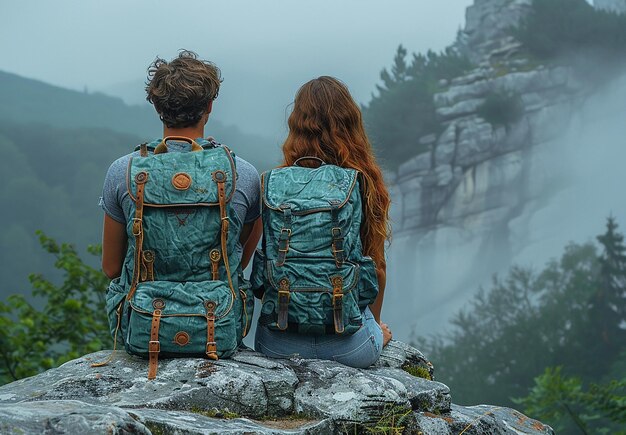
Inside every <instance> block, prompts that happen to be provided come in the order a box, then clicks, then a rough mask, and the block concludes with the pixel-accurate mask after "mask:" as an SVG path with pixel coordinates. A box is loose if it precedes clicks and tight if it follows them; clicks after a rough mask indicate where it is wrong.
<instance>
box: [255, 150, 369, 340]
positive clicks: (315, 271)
mask: <svg viewBox="0 0 626 435" xmlns="http://www.w3.org/2000/svg"><path fill="white" fill-rule="evenodd" d="M304 159H309V160H310V159H313V160H318V161H319V163H320V166H319V167H317V168H307V167H302V166H298V164H299V163H300V161H302V160H304ZM262 189H263V193H262V197H263V206H262V217H263V247H262V249H261V250H257V252H256V254H255V258H254V264H253V271H252V275H251V281H252V288H253V289H254V292H255V294H256V295H257V296H261V294H262V295H263V296H262V308H261V315H260V318H259V323H260V324H261V325H266V326H267V327H269V328H270V329H274V330H282V331H285V330H288V331H293V332H298V333H302V334H308V335H323V334H352V333H354V332H355V331H357V330H358V329H359V328H360V327H361V324H362V317H361V310H363V309H365V307H366V306H368V305H369V304H371V303H372V302H373V301H374V299H375V298H376V295H377V294H378V281H377V276H376V266H375V265H374V262H373V261H372V259H371V258H370V257H366V256H363V253H362V244H361V237H360V233H361V220H362V214H363V210H362V208H363V207H362V201H361V193H360V189H359V173H358V171H356V170H353V169H344V168H340V167H338V166H334V165H326V164H324V163H323V162H322V161H321V160H319V159H317V158H312V157H305V158H303V159H299V160H298V161H296V163H295V164H294V166H289V167H284V168H278V169H273V170H271V171H268V172H266V173H264V174H263V176H262Z"/></svg>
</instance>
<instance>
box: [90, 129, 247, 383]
mask: <svg viewBox="0 0 626 435" xmlns="http://www.w3.org/2000/svg"><path fill="white" fill-rule="evenodd" d="M169 140H175V141H177V142H178V141H186V142H189V143H191V145H192V152H169V153H168V152H167V145H166V141H169ZM149 151H153V152H152V153H149ZM235 185H236V168H235V160H234V158H233V155H232V153H231V152H230V151H229V150H228V148H226V147H223V146H220V145H219V144H217V143H215V142H213V141H211V142H206V145H205V148H203V147H201V146H200V145H198V143H196V142H195V141H192V140H190V139H186V138H179V137H169V138H166V139H164V140H163V141H155V142H153V143H151V144H144V145H142V146H141V152H140V156H137V157H132V158H131V160H130V162H129V165H128V170H127V186H128V192H129V194H130V197H131V199H132V201H131V202H132V204H131V206H130V209H129V210H125V213H126V215H127V216H133V218H132V219H129V221H128V223H127V233H128V239H129V244H128V251H127V254H126V259H125V261H124V265H123V269H122V275H121V276H120V278H118V279H115V280H113V281H112V282H111V284H110V286H109V290H108V292H107V301H106V303H107V311H108V315H109V323H110V326H111V333H112V335H114V337H116V341H117V335H118V334H119V333H121V337H122V338H123V341H124V345H125V347H126V351H127V352H129V353H131V354H134V355H139V356H143V357H148V358H149V364H148V378H149V379H154V378H155V377H156V372H157V366H158V358H159V356H166V357H179V356H199V355H203V356H206V357H208V358H210V359H214V360H215V359H218V357H228V356H230V355H232V354H233V353H234V352H235V350H236V349H237V347H238V345H239V344H240V342H241V340H242V338H243V337H244V336H245V335H246V334H247V332H248V329H249V326H250V321H251V316H252V308H253V304H254V298H253V297H249V293H250V290H249V285H246V281H245V280H243V279H242V277H241V267H240V258H239V255H236V254H235V246H236V243H237V238H238V234H239V233H240V230H241V226H242V224H241V222H240V221H239V218H238V217H237V215H236V213H235V212H234V210H233V208H232V207H231V206H230V203H231V199H232V197H233V194H234V192H235ZM250 295H251V293H250ZM103 364H106V362H105V363H100V364H97V365H103ZM97 365H96V366H97Z"/></svg>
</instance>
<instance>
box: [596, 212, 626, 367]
mask: <svg viewBox="0 0 626 435" xmlns="http://www.w3.org/2000/svg"><path fill="white" fill-rule="evenodd" d="M617 228H618V225H617V222H615V219H614V218H613V217H609V218H608V219H607V223H606V232H605V233H604V234H602V235H600V236H598V237H597V239H598V242H600V245H601V246H602V249H603V251H602V254H601V255H600V258H599V261H600V276H599V279H598V288H597V290H596V291H595V292H594V294H593V296H592V298H591V300H590V303H589V329H588V331H589V332H590V334H591V335H592V337H591V339H590V340H589V344H590V346H592V349H590V350H591V352H589V355H593V359H594V360H595V361H594V362H595V363H596V364H600V365H606V364H610V363H612V362H613V361H614V360H615V358H617V355H618V354H619V352H620V351H621V350H622V349H624V347H625V346H626V329H625V327H626V307H625V304H626V246H624V236H623V235H622V234H621V233H619V232H618V230H617ZM596 370H597V368H596Z"/></svg>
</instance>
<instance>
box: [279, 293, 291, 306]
mask: <svg viewBox="0 0 626 435" xmlns="http://www.w3.org/2000/svg"><path fill="white" fill-rule="evenodd" d="M281 298H284V299H287V300H286V301H283V302H289V298H290V295H289V290H278V301H279V303H280V302H281Z"/></svg>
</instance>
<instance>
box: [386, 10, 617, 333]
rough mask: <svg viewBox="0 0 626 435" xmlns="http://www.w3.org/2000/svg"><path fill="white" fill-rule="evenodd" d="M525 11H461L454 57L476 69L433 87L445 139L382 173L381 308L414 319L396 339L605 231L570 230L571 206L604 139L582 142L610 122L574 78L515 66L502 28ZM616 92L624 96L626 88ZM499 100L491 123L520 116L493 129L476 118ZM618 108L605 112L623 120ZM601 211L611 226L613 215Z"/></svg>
mask: <svg viewBox="0 0 626 435" xmlns="http://www.w3.org/2000/svg"><path fill="white" fill-rule="evenodd" d="M530 3H531V1H530V0H513V1H511V0H476V1H475V3H474V5H472V6H470V7H469V8H468V10H467V24H466V27H465V30H464V31H463V32H461V33H460V35H459V41H458V46H459V48H460V50H461V51H463V52H464V53H466V54H467V55H468V56H469V57H471V58H472V60H473V61H474V62H475V63H476V64H478V67H477V68H476V69H474V70H473V71H471V72H470V73H468V74H466V75H465V76H462V77H458V78H455V79H453V80H451V81H450V82H442V83H440V85H441V86H442V87H443V88H444V90H443V91H442V92H440V93H438V94H436V95H435V97H434V99H435V105H436V107H437V114H438V117H439V119H440V120H441V121H442V123H443V125H444V131H443V133H442V134H440V135H438V136H435V135H430V136H426V137H423V138H421V139H419V140H420V142H421V143H422V144H428V145H430V152H428V153H424V154H420V155H417V156H415V157H414V158H412V159H410V160H409V161H407V162H405V163H404V164H403V165H401V166H400V167H399V169H398V170H397V172H396V173H394V174H388V180H389V182H390V183H389V184H390V187H391V191H392V220H393V230H394V239H393V242H392V244H391V248H390V251H389V265H388V268H389V271H388V274H387V276H388V286H389V291H388V292H387V293H386V297H385V305H386V307H387V309H388V310H389V312H394V313H398V314H399V315H398V318H403V319H411V320H410V321H405V322H402V323H392V328H393V330H394V333H396V334H397V335H396V336H397V337H399V338H407V337H409V336H411V335H412V334H418V335H427V334H428V333H432V332H435V331H438V330H440V329H441V328H444V327H445V326H446V323H447V319H448V316H449V315H450V314H452V313H454V312H456V311H458V309H460V308H461V307H463V306H464V305H465V304H466V303H467V301H468V300H469V299H470V298H471V297H472V295H473V294H474V293H475V292H476V291H477V290H478V288H479V286H481V285H483V286H484V285H489V283H490V279H491V276H492V275H493V274H494V273H499V272H505V271H506V270H507V269H508V267H509V266H510V265H511V264H513V263H521V264H523V265H528V264H530V265H535V266H539V265H541V264H542V263H543V262H544V261H546V260H548V259H549V258H551V257H553V256H556V255H558V254H559V253H560V251H561V249H562V248H563V247H564V246H565V244H566V243H567V242H568V241H571V240H574V239H576V238H577V237H581V236H583V237H590V236H592V235H593V234H595V232H597V231H599V230H600V228H601V225H602V220H599V221H598V223H597V225H596V226H595V227H591V228H589V225H587V226H585V225H580V226H578V227H572V226H571V225H569V223H572V222H580V219H579V216H580V215H581V210H580V208H579V206H580V205H581V204H576V201H573V200H572V199H573V198H572V195H577V193H576V191H575V190H572V186H573V185H575V184H576V181H575V180H574V178H576V177H577V174H576V173H575V172H573V171H572V168H573V167H574V166H575V164H573V163H572V160H573V159H583V158H585V157H582V156H585V155H586V156H587V157H590V155H588V154H585V153H587V152H588V151H585V150H588V149H593V148H595V149H596V150H597V149H599V148H600V145H601V144H599V143H598V142H599V141H606V138H604V137H603V136H602V134H601V133H598V134H596V133H594V134H593V135H592V136H591V137H590V136H589V135H588V134H587V133H588V132H590V131H596V130H598V129H600V130H601V131H602V129H604V127H602V128H599V126H598V125H599V124H598V122H599V121H600V120H606V118H607V117H608V116H609V115H607V113H609V112H608V110H607V112H606V113H605V111H604V106H606V104H604V102H601V103H598V104H597V107H596V106H593V104H592V102H593V101H594V99H595V100H598V99H599V98H600V97H599V96H598V92H597V89H594V88H592V87H591V86H590V85H589V84H588V83H586V82H584V81H583V80H581V77H580V76H579V75H577V73H576V72H575V71H574V70H573V69H571V68H568V67H565V66H544V65H539V64H536V63H535V62H533V61H530V60H528V59H526V58H524V56H522V55H521V53H520V44H519V43H517V42H516V41H515V40H513V39H512V38H511V37H510V36H508V33H507V29H509V28H510V27H511V26H513V25H515V24H517V23H518V22H519V20H520V19H521V18H522V17H523V16H524V15H525V14H526V13H528V11H529V7H530V6H529V5H530ZM611 92H613V91H611ZM618 93H619V94H621V95H626V87H624V86H622V87H621V88H619V91H618ZM494 97H498V98H500V99H501V100H502V99H504V100H505V103H508V104H509V106H507V105H506V104H504V103H501V104H502V107H501V108H498V106H496V109H495V111H496V112H497V111H498V110H502V111H505V110H512V107H515V109H516V111H517V112H519V113H517V114H516V119H515V120H514V121H512V122H507V123H506V125H500V124H498V123H497V122H496V121H494V120H487V119H484V118H483V117H481V116H479V114H478V112H479V109H480V108H481V107H484V104H485V102H486V101H488V100H490V99H493V98H494ZM617 101H619V100H617ZM618 104H621V103H618ZM592 107H596V108H592ZM625 109H626V108H625V107H624V105H623V104H621V105H620V106H619V107H618V108H611V110H613V112H612V113H615V110H617V111H618V113H622V114H623V113H624V110H625ZM492 111H493V109H492ZM497 115H498V113H495V116H494V118H497ZM613 126H617V129H618V130H620V131H621V132H620V133H618V134H616V135H615V137H619V136H620V135H621V137H623V134H626V131H625V130H626V129H625V128H624V126H623V123H619V122H613ZM572 135H573V136H574V137H572ZM583 137H584V138H585V141H586V142H585V141H583ZM583 142H584V143H583ZM607 143H608V142H607ZM602 145H603V144H602ZM613 145H615V147H616V148H617V147H619V145H618V144H613V143H612V144H611V146H613ZM579 151H583V152H582V153H581V154H577V153H578V152H579ZM596 158H597V156H596ZM574 163H576V165H579V164H580V162H574ZM595 168H596V169H599V170H604V169H602V167H601V165H598V167H595ZM586 175H588V174H586ZM586 194H587V195H588V194H589V192H586ZM565 206H567V207H570V208H569V209H568V208H567V207H565ZM560 207H565V208H560ZM602 207H603V208H602V209H601V210H600V213H601V214H603V215H604V216H606V215H607V214H608V213H609V212H610V211H611V208H610V206H609V205H608V203H607V204H606V205H603V206H602ZM612 210H613V212H615V211H616V210H615V209H612ZM568 213H571V216H568ZM584 213H589V210H586V209H585V210H584ZM588 216H589V215H588ZM594 218H595V216H594ZM586 231H589V232H586Z"/></svg>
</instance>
